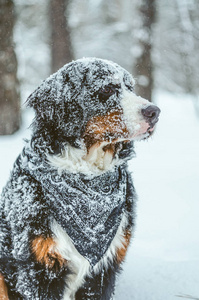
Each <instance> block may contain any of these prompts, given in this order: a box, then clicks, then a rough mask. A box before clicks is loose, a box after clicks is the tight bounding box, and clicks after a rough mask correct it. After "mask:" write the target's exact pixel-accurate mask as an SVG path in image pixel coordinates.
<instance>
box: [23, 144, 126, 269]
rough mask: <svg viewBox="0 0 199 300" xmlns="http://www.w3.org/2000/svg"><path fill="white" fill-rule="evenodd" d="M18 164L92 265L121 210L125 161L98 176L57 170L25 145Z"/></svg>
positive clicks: (116, 224) (107, 241) (105, 245)
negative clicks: (40, 191)
mask: <svg viewBox="0 0 199 300" xmlns="http://www.w3.org/2000/svg"><path fill="white" fill-rule="evenodd" d="M20 164H21V166H20V167H21V168H22V169H23V170H24V171H25V172H26V173H28V174H29V175H30V176H32V177H34V179H35V180H36V181H38V182H39V183H40V185H41V188H42V191H43V194H44V197H45V201H46V203H47V206H48V208H49V211H50V212H51V215H52V216H53V218H55V220H56V221H57V222H58V224H59V225H61V226H62V228H64V230H65V231H66V232H67V234H68V235H69V237H70V238H71V239H72V241H73V243H74V245H75V247H76V249H77V250H78V251H79V253H80V254H81V255H83V256H84V257H85V258H86V259H88V261H89V262H90V264H91V265H92V266H94V265H95V264H96V263H97V262H98V261H99V260H100V259H101V258H102V257H103V255H104V254H105V252H106V251H107V249H108V247H109V246H110V244H111V242H112V240H113V238H114V236H115V234H116V232H117V229H118V227H119V224H120V222H121V219H122V216H123V213H124V210H125V202H126V184H127V183H126V180H127V175H126V169H125V165H123V166H117V167H115V168H114V169H113V170H111V171H108V172H106V173H103V174H101V175H99V176H88V175H84V174H79V173H77V174H73V173H68V172H62V173H61V174H59V173H58V171H57V169H55V168H53V167H51V166H50V165H49V164H48V162H45V161H44V160H43V159H41V158H40V157H39V156H38V155H37V154H36V153H35V152H33V150H32V149H31V148H29V147H25V148H24V151H23V154H22V155H21V162H20Z"/></svg>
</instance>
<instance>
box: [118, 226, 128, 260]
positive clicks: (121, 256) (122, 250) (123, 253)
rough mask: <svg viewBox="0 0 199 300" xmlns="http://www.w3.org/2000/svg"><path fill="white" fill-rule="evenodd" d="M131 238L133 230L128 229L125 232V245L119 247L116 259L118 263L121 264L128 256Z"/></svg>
mask: <svg viewBox="0 0 199 300" xmlns="http://www.w3.org/2000/svg"><path fill="white" fill-rule="evenodd" d="M130 239H131V232H130V231H129V230H126V232H125V234H124V242H123V243H122V244H123V246H122V247H121V248H119V249H118V250H117V253H116V259H117V263H118V264H120V263H121V262H122V261H123V260H124V258H125V256H126V252H127V249H128V246H129V243H130Z"/></svg>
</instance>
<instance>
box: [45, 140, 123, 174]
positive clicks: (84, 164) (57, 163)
mask: <svg viewBox="0 0 199 300" xmlns="http://www.w3.org/2000/svg"><path fill="white" fill-rule="evenodd" d="M121 147H122V146H121V145H119V143H118V144H117V145H116V144H111V143H107V142H102V143H96V144H94V145H93V146H92V147H91V148H90V150H89V152H87V150H86V148H85V147H83V149H78V148H75V147H72V146H70V145H69V144H67V145H65V146H64V148H63V150H62V152H61V154H58V155H47V159H48V162H49V163H50V165H51V166H53V167H55V168H56V169H57V170H58V172H63V171H67V172H70V173H83V174H87V175H100V174H103V173H104V172H106V171H108V170H111V169H113V168H114V166H115V165H117V164H119V159H118V153H119V151H120V149H121Z"/></svg>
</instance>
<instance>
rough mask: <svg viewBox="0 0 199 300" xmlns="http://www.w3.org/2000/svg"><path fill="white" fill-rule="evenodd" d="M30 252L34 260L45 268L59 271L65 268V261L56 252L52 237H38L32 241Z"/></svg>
mask: <svg viewBox="0 0 199 300" xmlns="http://www.w3.org/2000/svg"><path fill="white" fill-rule="evenodd" d="M32 251H33V253H34V255H35V258H36V260H37V261H38V262H39V263H41V264H44V265H45V266H46V268H49V269H55V271H56V272H58V271H59V269H61V268H63V267H65V266H66V264H67V261H66V260H65V259H64V258H63V257H62V256H61V254H60V253H59V252H57V251H56V243H55V241H54V240H53V238H52V237H46V238H45V237H43V236H38V237H36V238H35V239H34V240H33V241H32Z"/></svg>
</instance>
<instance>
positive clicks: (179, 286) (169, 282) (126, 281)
mask: <svg viewBox="0 0 199 300" xmlns="http://www.w3.org/2000/svg"><path fill="white" fill-rule="evenodd" d="M15 2H16V9H17V16H18V18H17V23H16V26H15V33H14V38H15V43H16V53H17V58H18V78H19V80H20V91H21V98H22V126H21V129H20V130H19V131H18V132H17V133H15V134H14V135H12V136H3V137H2V136H1V137H0V166H1V167H0V191H1V189H2V187H3V186H4V185H5V183H6V181H7V179H8V176H9V173H10V170H11V168H12V165H13V162H14V160H15V159H16V156H17V155H18V153H19V152H20V151H21V149H22V147H23V145H24V142H23V138H28V137H29V136H30V130H29V129H28V127H29V125H30V123H31V120H32V118H33V112H32V111H31V110H28V109H26V108H25V105H24V104H23V103H24V101H25V100H26V98H27V96H28V95H29V94H30V93H31V92H32V91H33V90H34V89H35V88H36V86H37V85H38V84H40V82H41V80H42V79H44V78H46V77H47V76H48V75H49V73H50V67H49V65H50V49H49V43H48V39H49V32H48V21H47V17H46V16H47V10H46V5H47V4H45V3H44V2H42V3H41V2H40V1H36V0H35V1H34V0H32V1H25V0H17V1H15ZM127 2H128V1H124V3H127ZM135 2H136V1H135ZM160 2H162V6H160V7H159V15H160V16H161V18H160V19H161V20H162V21H161V22H159V25H158V26H157V25H156V27H155V28H154V30H155V32H156V35H155V36H156V45H157V48H156V49H154V57H155V58H156V60H155V61H157V62H160V61H162V66H161V68H160V67H159V68H157V69H156V81H155V90H154V97H153V101H154V102H155V103H156V104H157V105H158V106H159V107H160V108H161V111H162V113H161V117H160V121H159V124H158V128H157V130H156V133H155V135H154V136H153V137H152V138H151V139H150V140H148V141H145V142H137V143H136V145H135V148H136V153H137V157H136V158H134V159H132V160H131V161H130V163H129V168H130V170H131V171H132V172H133V178H134V183H135V187H136V190H137V194H138V202H137V219H136V229H135V233H134V239H133V241H132V244H131V246H130V249H129V251H128V254H127V257H126V261H125V263H124V264H123V272H122V274H121V276H120V277H119V279H118V281H117V287H116V295H115V299H116V300H131V299H134V300H172V299H182V298H184V299H199V193H198V190H199V188H198V185H199V116H198V113H197V110H196V105H195V104H196V98H195V97H196V96H195V95H194V94H193V93H185V91H184V90H183V88H182V85H181V87H180V84H179V85H177V81H178V80H179V81H180V80H181V82H183V80H184V77H183V76H184V75H183V74H184V73H183V72H182V68H181V67H182V64H181V61H180V60H179V64H176V65H175V66H173V65H172V60H173V62H174V61H175V57H172V56H170V55H169V53H168V51H169V49H170V47H172V46H173V37H171V39H169V40H168V36H169V32H171V31H172V26H174V25H175V22H176V19H175V16H174V15H173V9H172V4H171V1H167V4H168V7H167V10H169V9H170V11H171V14H170V20H171V21H170V22H168V24H169V25H167V28H166V27H164V26H165V25H164V24H163V21H164V20H165V18H166V14H165V7H166V4H165V1H160ZM174 2H176V3H177V2H179V1H177V0H176V1H174ZM182 2H183V1H182ZM184 2H186V1H184ZM189 2H190V3H192V2H193V1H189ZM46 3H47V2H46ZM79 3H80V1H78V0H75V1H73V5H71V13H70V19H69V21H70V27H71V30H72V32H73V35H72V36H73V44H74V49H75V50H74V51H75V57H76V58H79V57H82V56H99V57H106V58H108V59H112V60H115V61H117V62H118V63H120V64H121V65H123V66H124V67H126V68H128V69H130V66H129V65H128V60H129V61H132V59H131V58H132V56H133V55H136V53H137V52H136V51H137V50H136V49H135V47H133V46H132V45H130V43H131V42H130V40H129V39H127V38H126V37H127V34H128V31H129V30H130V29H129V27H128V26H129V25H128V24H127V22H126V21H125V20H123V19H122V18H121V19H120V23H119V22H115V23H114V26H113V24H109V26H108V27H106V30H104V29H103V24H100V21H99V22H98V23H97V22H96V21H95V22H94V20H97V17H98V20H99V19H100V18H99V16H100V14H101V13H102V12H100V10H99V11H98V16H97V15H96V11H97V10H96V7H97V5H99V3H100V0H98V1H88V3H89V5H90V7H89V9H90V12H91V15H92V18H89V19H88V18H85V19H87V22H83V21H82V19H83V15H84V17H85V14H86V13H87V10H86V8H85V7H86V4H85V1H82V3H84V5H83V4H82V8H81V11H80V10H79V11H77V5H78V4H79ZM169 4H170V6H169ZM87 5H88V4H87ZM159 5H160V4H159ZM124 6H125V5H124ZM38 7H39V12H38ZM78 7H79V6H78ZM87 9H88V7H87ZM124 9H126V11H128V5H126V7H124ZM180 11H181V13H183V10H182V9H181V10H180ZM94 12H95V13H94ZM128 17H129V16H128V15H127V17H126V18H127V19H128ZM27 20H28V21H29V22H27ZM183 20H184V21H183V22H184V23H183V24H184V25H183V26H185V27H186V26H188V25H187V24H188V23H189V19H188V18H187V19H186V20H185V19H183ZM185 21H186V22H185ZM27 24H28V25H27ZM100 26H101V27H100ZM163 27H164V32H165V36H164V37H165V38H164V40H163V41H162V43H161V32H162V31H161V30H162V28H163ZM174 27H175V26H174ZM80 28H81V30H80ZM91 28H92V34H91ZM172 32H173V31H172ZM91 35H92V36H97V37H98V38H97V39H95V38H93V39H91V38H90V36H91ZM176 38H179V35H177V34H176ZM111 39H112V40H111ZM110 40H111V43H108V41H110ZM166 40H167V42H166ZM104 45H106V47H105V46H104ZM160 46H161V47H163V51H162V52H161V51H159V48H158V47H160ZM192 46H193V45H192ZM190 47H191V46H190ZM116 48H117V49H118V52H117V51H116V50H115V49H116ZM185 48H186V47H185ZM110 49H114V51H112V52H111V51H110ZM126 49H131V51H127V50H126ZM185 50H186V51H188V50H187V48H186V49H185ZM160 53H161V55H162V56H161V55H160ZM121 54H123V56H122V55H121ZM128 55H129V56H128ZM164 58H165V60H166V62H167V63H166V62H165V60H164ZM187 59H188V58H187ZM189 59H193V60H194V59H196V57H195V56H194V57H190V58H189ZM169 60H170V64H169V63H168V61H169ZM193 64H196V61H195V63H193ZM172 67H173V68H174V69H175V72H172V73H171V76H170V75H169V76H167V74H169V68H172ZM167 72H168V73H167ZM172 76H173V78H175V77H176V76H179V78H178V79H177V81H174V80H173V78H172ZM192 76H195V77H194V78H198V77H197V76H198V74H196V73H195V74H192ZM194 84H195V83H194ZM172 90H175V93H174V92H172Z"/></svg>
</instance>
